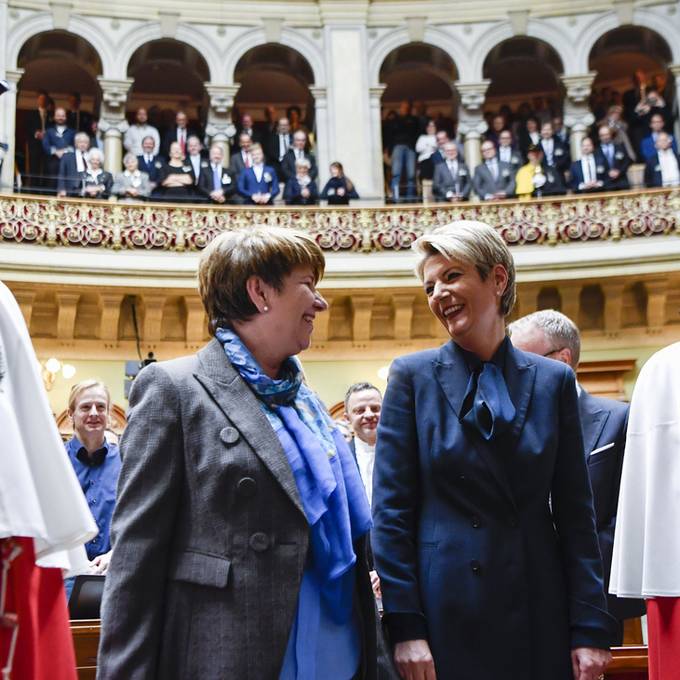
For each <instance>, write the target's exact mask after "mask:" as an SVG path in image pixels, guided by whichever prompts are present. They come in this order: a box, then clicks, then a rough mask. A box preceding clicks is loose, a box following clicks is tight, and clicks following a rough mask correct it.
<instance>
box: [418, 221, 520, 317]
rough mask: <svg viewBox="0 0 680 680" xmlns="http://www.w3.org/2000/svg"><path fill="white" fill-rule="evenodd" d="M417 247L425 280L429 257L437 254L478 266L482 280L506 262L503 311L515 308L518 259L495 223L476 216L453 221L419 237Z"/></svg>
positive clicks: (421, 277)
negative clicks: (481, 219) (475, 219)
mask: <svg viewBox="0 0 680 680" xmlns="http://www.w3.org/2000/svg"><path fill="white" fill-rule="evenodd" d="M413 250H415V252H416V253H417V254H418V256H419V260H418V262H417V264H416V274H417V275H418V278H419V279H420V280H421V281H422V280H423V269H424V267H425V261H426V260H427V259H428V258H430V257H432V256H433V255H443V256H444V257H446V258H447V259H449V260H453V259H456V260H460V261H462V262H465V263H467V264H470V265H472V266H474V267H475V268H476V269H477V271H478V273H479V276H480V277H481V279H482V281H485V280H486V278H487V276H489V274H490V272H491V270H492V269H493V268H494V267H495V266H496V265H497V264H500V265H502V266H503V267H504V268H505V270H506V271H507V273H508V283H507V285H506V286H505V291H503V295H502V296H501V305H500V313H501V314H502V315H503V316H507V315H508V314H510V312H511V311H512V308H513V307H514V305H515V296H516V289H515V288H516V284H515V263H514V261H513V259H512V255H511V254H510V250H509V249H508V246H507V245H506V243H505V241H504V240H503V239H502V238H501V236H500V235H499V234H498V232H497V231H496V230H495V229H494V228H493V227H490V226H489V225H488V224H485V223H484V222H475V221H473V220H458V221H457V222H451V223H450V224H447V225H445V226H443V227H438V228H437V229H435V230H434V231H432V232H431V233H429V234H425V235H423V236H421V237H420V238H418V239H417V240H416V242H415V243H414V244H413Z"/></svg>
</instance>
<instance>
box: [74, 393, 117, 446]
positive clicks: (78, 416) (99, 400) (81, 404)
mask: <svg viewBox="0 0 680 680" xmlns="http://www.w3.org/2000/svg"><path fill="white" fill-rule="evenodd" d="M69 415H70V416H71V419H72V420H73V430H74V432H75V433H76V436H77V437H78V439H79V440H80V441H81V442H83V441H84V440H88V439H91V438H94V437H96V435H98V434H101V440H102V442H103V441H104V432H105V430H106V426H107V424H108V421H109V401H108V398H107V396H106V392H105V391H104V389H103V388H102V387H101V386H99V385H95V386H94V387H88V388H87V389H85V390H83V391H82V392H81V393H80V394H79V395H78V398H77V399H76V402H75V404H74V408H73V411H69Z"/></svg>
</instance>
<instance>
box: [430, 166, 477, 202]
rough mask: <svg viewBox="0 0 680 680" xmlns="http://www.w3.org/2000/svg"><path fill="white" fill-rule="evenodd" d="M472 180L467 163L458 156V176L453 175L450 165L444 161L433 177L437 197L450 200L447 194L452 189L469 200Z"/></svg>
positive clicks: (437, 167) (435, 170)
mask: <svg viewBox="0 0 680 680" xmlns="http://www.w3.org/2000/svg"><path fill="white" fill-rule="evenodd" d="M471 188H472V182H471V181H470V171H469V170H468V168H467V165H465V163H464V162H463V161H462V160H461V159H460V158H458V176H457V177H455V178H454V177H453V176H452V175H451V171H450V170H449V166H448V165H447V164H446V161H444V163H438V164H437V165H436V166H435V169H434V177H433V178H432V190H433V193H434V196H435V198H436V199H437V200H438V201H446V200H448V199H447V197H446V194H447V193H448V192H449V191H452V192H453V193H454V194H455V193H457V194H461V195H462V200H464V201H465V200H467V198H468V196H469V195H470V189H471Z"/></svg>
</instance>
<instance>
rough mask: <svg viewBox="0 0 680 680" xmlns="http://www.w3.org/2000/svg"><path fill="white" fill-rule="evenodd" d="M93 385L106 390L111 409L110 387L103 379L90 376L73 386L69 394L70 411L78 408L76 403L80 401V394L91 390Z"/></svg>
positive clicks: (108, 405)
mask: <svg viewBox="0 0 680 680" xmlns="http://www.w3.org/2000/svg"><path fill="white" fill-rule="evenodd" d="M91 387H101V388H102V389H103V390H104V392H105V393H106V405H107V410H111V393H110V392H109V388H108V387H107V386H106V385H105V384H104V383H103V382H102V381H101V380H96V379H94V378H90V379H89V380H81V381H80V382H79V383H76V384H75V385H74V386H73V387H72V388H71V391H70V393H69V395H68V410H69V413H73V412H74V411H75V410H76V404H77V403H78V397H79V396H80V394H81V393H83V392H84V391H85V390H89V389H90V388H91Z"/></svg>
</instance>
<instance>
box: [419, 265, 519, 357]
mask: <svg viewBox="0 0 680 680" xmlns="http://www.w3.org/2000/svg"><path fill="white" fill-rule="evenodd" d="M507 283H508V273H507V271H506V270H505V267H503V265H500V264H497V265H495V266H494V267H493V269H492V270H491V271H490V272H489V275H488V276H487V277H486V280H482V277H481V276H480V274H479V271H477V268H476V267H475V266H474V265H472V264H468V263H467V262H463V261H461V260H452V259H448V258H446V257H444V256H443V255H440V254H436V255H431V256H430V257H428V258H427V260H425V265H424V267H423V285H424V288H425V294H426V295H427V302H428V305H429V307H430V310H431V311H432V313H433V314H434V315H435V316H436V317H437V319H439V321H440V322H441V324H442V325H443V326H444V328H446V330H447V332H448V334H449V335H450V336H451V338H452V339H453V340H454V341H455V342H456V343H458V344H459V345H460V346H461V347H463V348H464V349H467V350H469V351H471V352H475V353H476V354H478V355H480V356H481V353H480V351H479V348H480V347H484V346H485V345H486V344H488V343H489V341H490V340H491V339H493V338H495V337H496V336H497V335H498V329H499V328H500V329H501V332H502V329H503V327H504V323H503V317H502V316H501V313H500V302H501V296H502V294H503V292H504V291H505V288H506V286H507Z"/></svg>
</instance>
